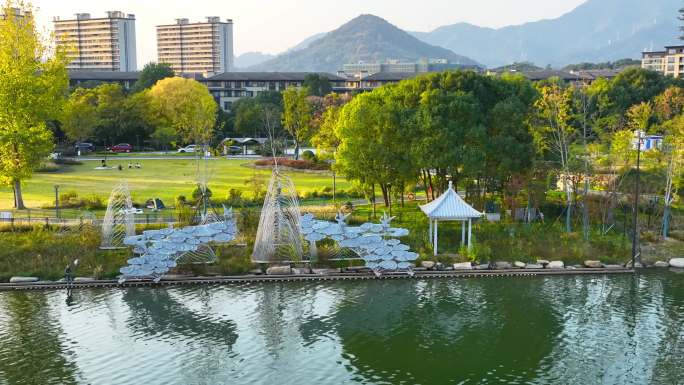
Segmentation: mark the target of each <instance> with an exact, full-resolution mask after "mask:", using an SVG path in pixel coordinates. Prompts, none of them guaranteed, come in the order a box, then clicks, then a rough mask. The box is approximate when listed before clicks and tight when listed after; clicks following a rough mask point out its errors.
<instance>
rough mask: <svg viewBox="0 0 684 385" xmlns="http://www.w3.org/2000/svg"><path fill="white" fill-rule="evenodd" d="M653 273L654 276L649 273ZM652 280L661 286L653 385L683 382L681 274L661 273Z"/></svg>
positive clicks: (683, 286)
mask: <svg viewBox="0 0 684 385" xmlns="http://www.w3.org/2000/svg"><path fill="white" fill-rule="evenodd" d="M653 276H655V275H653ZM655 282H657V283H659V284H661V285H662V300H663V302H664V303H663V310H662V312H661V314H660V317H661V318H662V319H659V323H660V325H659V328H660V330H661V332H662V336H661V339H660V341H659V344H658V348H657V355H656V357H653V358H651V357H649V358H647V359H649V360H655V366H654V368H653V378H652V379H651V381H652V382H653V383H656V384H684V368H683V367H682V357H684V275H675V274H674V273H668V274H662V275H661V276H659V279H657V280H655Z"/></svg>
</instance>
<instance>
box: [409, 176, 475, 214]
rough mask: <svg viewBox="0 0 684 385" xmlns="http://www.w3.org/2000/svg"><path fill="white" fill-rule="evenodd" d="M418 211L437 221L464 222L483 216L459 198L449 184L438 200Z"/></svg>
mask: <svg viewBox="0 0 684 385" xmlns="http://www.w3.org/2000/svg"><path fill="white" fill-rule="evenodd" d="M420 209H421V210H422V211H423V212H424V213H425V215H427V216H428V217H429V218H431V219H437V220H447V221H449V220H451V221H458V220H466V219H472V218H480V217H482V216H483V215H484V214H482V213H481V212H479V211H477V210H475V209H474V208H473V207H472V206H470V205H469V204H468V203H466V201H464V200H463V198H461V197H460V196H459V195H458V193H457V192H456V191H454V188H453V186H452V184H451V182H449V188H448V189H447V191H446V192H445V193H444V194H442V195H441V196H440V197H439V198H437V199H435V200H434V201H432V202H430V203H428V204H425V205H422V206H420Z"/></svg>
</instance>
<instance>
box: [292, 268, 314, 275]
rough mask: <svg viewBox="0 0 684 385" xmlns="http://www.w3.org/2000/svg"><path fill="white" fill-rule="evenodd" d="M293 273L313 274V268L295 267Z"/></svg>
mask: <svg viewBox="0 0 684 385" xmlns="http://www.w3.org/2000/svg"><path fill="white" fill-rule="evenodd" d="M292 274H295V275H306V274H311V270H309V269H307V268H304V267H295V268H294V269H292Z"/></svg>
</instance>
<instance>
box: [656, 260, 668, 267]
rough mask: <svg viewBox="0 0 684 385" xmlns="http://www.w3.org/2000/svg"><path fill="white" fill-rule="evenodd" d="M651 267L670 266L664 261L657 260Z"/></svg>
mask: <svg viewBox="0 0 684 385" xmlns="http://www.w3.org/2000/svg"><path fill="white" fill-rule="evenodd" d="M653 267H670V264H669V263H667V262H664V261H658V262H656V263H654V264H653Z"/></svg>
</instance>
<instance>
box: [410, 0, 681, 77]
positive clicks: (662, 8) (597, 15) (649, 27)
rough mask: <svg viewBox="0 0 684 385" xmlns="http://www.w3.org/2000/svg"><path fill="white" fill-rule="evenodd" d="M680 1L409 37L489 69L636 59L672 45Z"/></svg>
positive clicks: (651, 0) (589, 7)
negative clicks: (469, 59)
mask: <svg viewBox="0 0 684 385" xmlns="http://www.w3.org/2000/svg"><path fill="white" fill-rule="evenodd" d="M681 7H682V1H681V0H588V1H586V2H585V3H583V4H581V5H580V6H578V7H577V8H575V9H574V10H572V11H570V12H569V13H566V14H565V15H562V16H560V17H558V18H556V19H551V20H541V21H537V22H531V23H526V24H522V25H517V26H509V27H504V28H499V29H493V28H483V27H478V26H475V25H472V24H468V23H459V24H454V25H449V26H444V27H440V28H437V29H436V30H434V31H432V32H415V33H413V35H414V36H416V37H418V38H419V39H421V40H423V41H425V42H427V43H430V44H434V45H439V46H442V47H445V48H448V49H451V50H453V51H455V52H459V53H461V54H463V55H466V56H469V57H472V58H473V59H475V60H477V61H480V62H482V63H484V64H486V65H488V66H490V67H493V66H500V65H505V64H510V63H514V62H525V61H527V62H533V63H535V64H537V65H541V66H546V65H547V64H550V65H552V66H554V67H562V66H563V65H566V64H568V63H578V62H606V61H613V60H616V59H621V58H626V57H628V58H637V57H640V56H641V52H642V51H643V50H644V49H656V50H658V49H662V48H663V46H664V45H668V44H676V42H677V36H678V33H677V32H678V28H677V26H678V21H677V18H676V17H677V10H678V9H679V8H681Z"/></svg>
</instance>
